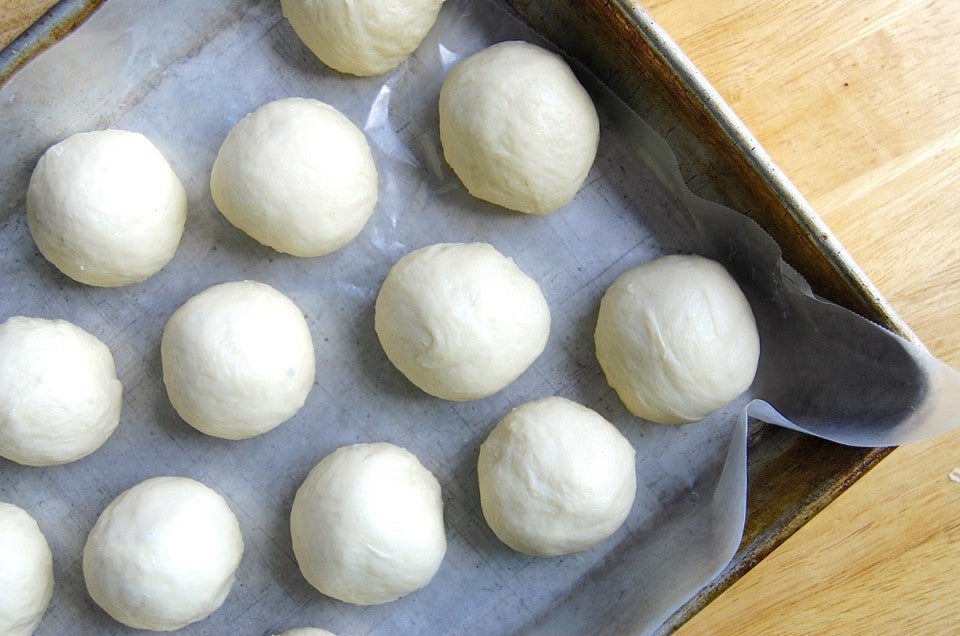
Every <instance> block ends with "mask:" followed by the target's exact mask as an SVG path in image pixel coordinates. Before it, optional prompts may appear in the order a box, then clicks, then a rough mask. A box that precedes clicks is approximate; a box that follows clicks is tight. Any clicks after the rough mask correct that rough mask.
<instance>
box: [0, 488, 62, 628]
mask: <svg viewBox="0 0 960 636" xmlns="http://www.w3.org/2000/svg"><path fill="white" fill-rule="evenodd" d="M52 596H53V556H52V555H51V554H50V547H49V546H48V545H47V539H46V538H45V537H44V536H43V533H42V532H41V531H40V527H39V526H38V525H37V522H36V521H34V519H33V517H31V516H30V515H29V514H28V513H27V512H26V511H25V510H23V509H22V508H19V507H18V506H15V505H13V504H10V503H4V502H0V634H7V635H9V636H20V635H23V636H27V635H28V634H32V633H33V630H34V629H36V627H37V625H39V624H40V621H41V620H42V619H43V615H44V613H45V612H46V611H47V606H48V605H49V604H50V598H51V597H52Z"/></svg>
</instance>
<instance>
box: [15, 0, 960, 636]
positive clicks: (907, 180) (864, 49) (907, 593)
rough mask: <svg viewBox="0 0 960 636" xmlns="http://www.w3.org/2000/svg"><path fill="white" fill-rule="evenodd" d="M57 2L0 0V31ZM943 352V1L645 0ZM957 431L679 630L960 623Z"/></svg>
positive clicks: (959, 19) (954, 237) (883, 469)
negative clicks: (955, 475)
mask: <svg viewBox="0 0 960 636" xmlns="http://www.w3.org/2000/svg"><path fill="white" fill-rule="evenodd" d="M53 4H54V0H0V47H2V46H3V45H5V44H6V43H7V42H9V41H10V40H11V39H12V38H13V37H15V36H16V35H17V34H18V33H19V32H20V31H22V30H23V28H25V27H26V26H27V25H29V24H31V23H32V22H33V21H35V20H36V19H37V18H38V17H39V16H40V15H42V14H43V13H44V12H45V11H46V10H47V9H48V8H49V7H50V6H52V5H53ZM643 4H644V6H646V7H647V9H649V10H650V12H651V13H652V14H653V16H654V18H655V19H657V20H658V21H659V22H660V23H661V24H662V25H663V26H664V27H666V29H667V31H668V32H669V33H670V34H671V35H672V36H673V37H674V39H676V40H677V41H678V42H679V43H680V45H681V46H682V47H683V49H684V50H685V51H686V52H687V53H688V55H690V57H691V58H692V59H693V61H694V62H695V63H696V64H697V66H698V67H699V68H700V69H701V70H702V71H703V72H704V74H705V75H706V77H707V78H708V79H709V80H710V81H711V82H712V83H713V84H714V85H715V86H716V87H717V89H718V90H719V91H720V93H721V94H722V95H723V97H724V98H725V99H726V100H727V102H728V103H729V104H730V105H731V106H732V107H733V109H734V111H735V112H736V113H737V114H738V115H739V116H740V117H741V118H742V119H743V120H744V122H745V123H746V124H747V126H748V127H749V128H750V129H751V131H752V132H753V133H754V134H755V135H756V136H757V137H758V138H759V140H760V142H761V143H762V144H763V145H764V147H765V148H766V149H767V150H768V152H769V153H770V154H771V155H772V156H773V158H774V160H776V161H777V163H779V165H780V167H781V168H783V169H784V171H785V172H786V173H787V175H788V176H789V177H790V179H791V180H792V181H793V182H794V183H795V184H796V185H797V186H798V187H799V189H800V190H801V192H803V193H804V194H805V195H806V197H807V198H808V199H809V200H810V201H811V203H812V204H813V205H814V207H815V208H816V209H817V210H818V211H819V212H820V214H821V215H822V216H823V218H824V219H825V220H826V222H827V223H828V224H829V226H830V227H831V228H832V229H833V231H834V232H835V233H836V235H837V236H838V237H839V239H840V241H841V242H842V243H843V245H844V246H845V247H846V249H847V250H848V251H849V252H850V253H851V254H852V255H853V257H854V259H855V260H856V261H857V262H858V263H859V265H860V266H861V267H862V268H863V269H864V270H865V271H866V273H867V275H868V276H869V277H870V278H871V279H872V280H873V281H874V282H875V283H876V284H877V286H878V287H879V288H880V290H881V291H882V292H883V293H884V294H885V295H886V296H887V298H888V299H889V300H890V301H891V302H892V304H893V306H894V307H895V308H896V309H897V311H898V312H900V314H901V315H902V316H903V317H904V318H905V319H906V321H907V323H908V324H909V325H910V326H911V327H912V328H913V330H914V331H915V332H916V333H917V334H918V335H919V336H920V338H921V339H922V340H923V341H924V342H925V343H926V344H927V346H928V347H929V348H930V350H931V351H932V352H933V353H934V354H935V355H937V356H938V357H939V358H940V359H942V360H944V361H945V362H947V363H948V364H950V365H951V366H953V367H954V368H960V329H956V328H955V324H956V323H957V322H958V321H960V249H958V247H957V242H958V241H960V53H958V51H960V6H958V5H957V3H956V0H939V1H936V0H934V1H926V2H923V1H920V0H820V1H815V0H724V1H723V2H717V1H716V0H645V2H643ZM956 466H960V433H955V434H951V435H945V436H942V437H940V438H937V439H934V440H931V441H930V442H926V443H920V444H916V445H912V446H908V447H903V448H900V449H898V450H896V451H895V452H894V453H892V454H891V455H890V456H889V457H888V458H886V459H884V460H883V461H882V462H881V463H880V464H879V466H877V467H876V468H874V469H873V470H872V471H870V472H869V473H868V474H867V475H866V476H865V477H863V478H862V479H861V480H860V481H858V482H857V483H856V484H854V486H853V487H852V488H850V489H849V490H848V491H846V492H845V493H844V494H843V495H842V496H841V497H840V498H839V499H838V500H836V501H835V502H833V503H832V504H831V505H830V506H828V507H827V508H826V510H825V511H824V512H822V513H821V514H820V515H818V516H817V517H815V518H814V519H813V520H812V521H811V522H810V523H808V524H807V525H806V526H804V527H803V528H802V529H801V530H800V531H799V532H798V533H796V534H795V535H794V536H793V537H791V538H790V539H788V540H787V541H786V542H785V543H784V544H783V545H782V546H780V547H779V548H778V549H777V550H775V551H774V552H773V553H772V554H771V555H770V556H768V557H767V558H766V559H765V560H764V561H763V562H761V563H760V564H759V565H758V566H757V567H755V568H754V569H753V570H751V571H750V572H749V573H748V574H747V575H746V576H745V577H744V578H743V579H741V580H740V581H739V582H737V583H736V584H735V585H734V586H733V587H731V588H730V589H729V590H727V591H726V592H725V593H724V594H722V595H721V596H720V597H719V598H718V599H717V600H715V601H714V602H713V603H711V604H710V605H709V606H708V607H707V608H706V609H704V610H703V611H702V612H701V613H700V614H698V615H697V616H696V617H695V618H694V619H693V620H691V621H690V622H689V623H687V625H685V626H684V627H683V628H682V629H681V633H683V634H721V633H723V634H726V633H731V634H733V633H737V634H820V633H842V634H850V633H881V634H890V633H910V634H919V633H950V632H957V631H960V602H958V599H960V483H956V482H954V481H951V479H950V478H949V477H948V475H949V473H950V472H951V470H952V469H953V468H954V467H956Z"/></svg>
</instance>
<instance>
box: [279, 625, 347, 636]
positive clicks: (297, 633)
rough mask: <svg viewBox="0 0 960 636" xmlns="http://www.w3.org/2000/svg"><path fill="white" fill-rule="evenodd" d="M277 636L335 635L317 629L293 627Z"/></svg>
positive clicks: (334, 635)
mask: <svg viewBox="0 0 960 636" xmlns="http://www.w3.org/2000/svg"><path fill="white" fill-rule="evenodd" d="M277 636H336V634H334V633H333V632H328V631H327V630H325V629H320V628H319V627H294V628H293V629H288V630H287V631H285V632H281V633H279V634H277Z"/></svg>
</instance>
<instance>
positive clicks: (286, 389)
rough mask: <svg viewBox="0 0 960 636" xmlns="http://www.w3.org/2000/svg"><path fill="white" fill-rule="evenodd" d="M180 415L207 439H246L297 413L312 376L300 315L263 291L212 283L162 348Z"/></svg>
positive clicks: (174, 323) (247, 284)
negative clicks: (207, 437) (204, 434)
mask: <svg viewBox="0 0 960 636" xmlns="http://www.w3.org/2000/svg"><path fill="white" fill-rule="evenodd" d="M160 358H161V362H162V364H163V383H164V385H166V388H167V395H168V396H169V397H170V402H171V403H172V404H173V406H174V408H175V409H176V410H177V413H179V414H180V417H182V418H183V419H184V420H185V421H186V422H187V423H188V424H190V425H191V426H193V427H194V428H196V429H197V430H199V431H202V432H204V433H206V434H207V435H213V436H215V437H223V438H226V439H244V438H248V437H253V436H254V435H259V434H261V433H265V432H267V431H269V430H271V429H273V428H275V427H276V426H278V425H279V424H280V423H282V422H284V421H285V420H287V419H289V418H290V417H291V416H293V414H294V413H296V412H297V411H299V410H300V407H302V406H303V404H304V402H305V401H306V399H307V394H308V393H309V392H310V389H311V387H312V386H313V382H314V378H315V376H316V359H315V356H314V350H313V339H312V338H311V336H310V330H309V328H308V327H307V321H306V320H305V319H304V317H303V314H302V313H301V312H300V309H299V308H298V307H297V306H296V305H295V304H294V303H293V301H292V300H290V299H289V298H287V297H286V296H284V295H283V294H282V293H280V292H279V291H277V290H276V289H274V288H273V287H270V286H269V285H266V284H264V283H258V282H254V281H240V282H231V283H222V284H220V285H214V286H213V287H210V288H209V289H207V290H205V291H203V292H201V293H199V294H197V295H196V296H194V297H193V298H191V299H190V300H188V301H187V302H186V303H184V305H183V306H182V307H180V308H179V309H178V310H177V311H175V312H174V313H173V315H172V316H170V318H169V320H167V324H166V326H165V327H164V329H163V339H162V340H161V344H160Z"/></svg>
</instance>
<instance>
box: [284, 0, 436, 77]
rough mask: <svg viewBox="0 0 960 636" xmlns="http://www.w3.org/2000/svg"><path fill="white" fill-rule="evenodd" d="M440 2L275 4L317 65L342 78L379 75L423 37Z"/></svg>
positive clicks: (295, 0)
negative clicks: (345, 76) (337, 73)
mask: <svg viewBox="0 0 960 636" xmlns="http://www.w3.org/2000/svg"><path fill="white" fill-rule="evenodd" d="M441 5H443V0H351V1H350V2H330V1H329V0H280V6H281V7H282V8H283V15H284V17H285V18H287V20H289V21H290V26H292V27H293V30H294V31H295V32H296V34H297V36H299V38H300V39H301V40H303V43H304V44H306V45H307V47H308V48H309V49H310V50H311V51H313V53H314V55H316V56H317V57H318V58H320V61H321V62H323V63H324V64H326V65H327V66H330V67H332V68H334V69H336V70H338V71H340V72H342V73H352V74H353V75H362V76H366V75H380V74H381V73H386V72H387V71H389V70H391V69H394V68H396V67H397V66H398V65H399V64H400V62H402V61H403V59H404V58H406V57H407V56H408V55H410V54H411V53H413V51H414V49H416V48H417V47H418V46H420V42H422V41H423V38H425V37H426V35H427V32H428V31H429V30H430V27H432V26H433V23H434V22H435V21H436V19H437V14H438V13H439V12H440V7H441Z"/></svg>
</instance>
